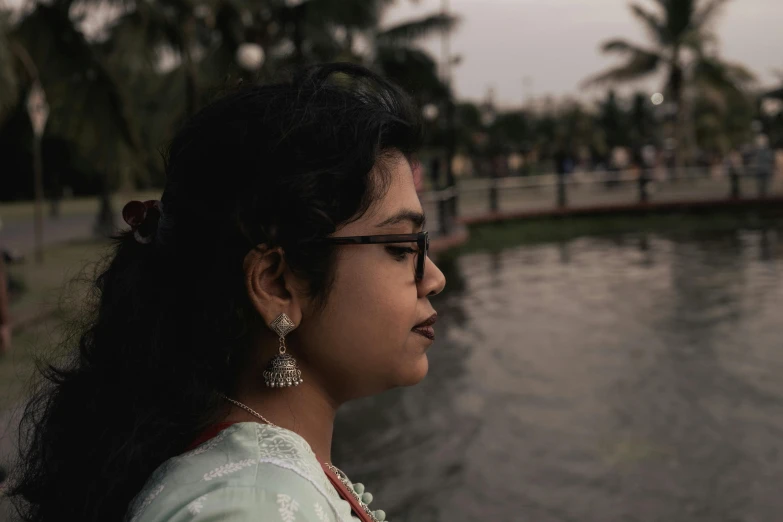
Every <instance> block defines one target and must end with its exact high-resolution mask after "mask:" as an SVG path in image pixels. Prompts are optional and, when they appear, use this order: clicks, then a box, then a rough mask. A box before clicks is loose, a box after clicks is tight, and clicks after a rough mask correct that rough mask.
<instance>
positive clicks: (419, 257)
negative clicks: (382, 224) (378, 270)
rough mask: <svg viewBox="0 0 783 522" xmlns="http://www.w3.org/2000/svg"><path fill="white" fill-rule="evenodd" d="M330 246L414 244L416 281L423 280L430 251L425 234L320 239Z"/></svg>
mask: <svg viewBox="0 0 783 522" xmlns="http://www.w3.org/2000/svg"><path fill="white" fill-rule="evenodd" d="M321 241H323V242H325V243H329V244H331V245H381V244H390V243H416V246H418V248H419V251H418V252H417V253H416V281H421V280H422V279H424V265H425V264H427V255H428V254H429V250H430V236H429V234H428V233H427V232H418V233H416V234H383V235H378V236H350V237H325V238H323V239H321Z"/></svg>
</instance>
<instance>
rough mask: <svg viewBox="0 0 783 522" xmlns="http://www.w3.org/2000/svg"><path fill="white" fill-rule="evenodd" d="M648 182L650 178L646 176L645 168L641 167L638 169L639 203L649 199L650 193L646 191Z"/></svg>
mask: <svg viewBox="0 0 783 522" xmlns="http://www.w3.org/2000/svg"><path fill="white" fill-rule="evenodd" d="M649 183H650V178H649V177H648V176H647V169H644V168H643V169H641V170H640V171H639V203H647V202H648V201H650V194H649V192H648V191H647V186H648V185H649Z"/></svg>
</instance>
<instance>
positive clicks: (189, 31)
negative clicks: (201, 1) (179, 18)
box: [182, 16, 198, 117]
mask: <svg viewBox="0 0 783 522" xmlns="http://www.w3.org/2000/svg"><path fill="white" fill-rule="evenodd" d="M195 32H196V20H195V18H193V17H192V16H190V17H188V19H187V20H186V21H185V23H184V25H183V28H182V34H183V44H182V61H183V65H184V68H185V107H186V108H185V110H186V111H187V116H188V117H191V116H193V115H194V114H195V113H196V111H197V110H198V74H197V72H196V64H195V63H194V62H193V56H192V54H191V53H192V50H193V49H192V46H193V35H194V34H195Z"/></svg>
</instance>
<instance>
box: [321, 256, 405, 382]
mask: <svg viewBox="0 0 783 522" xmlns="http://www.w3.org/2000/svg"><path fill="white" fill-rule="evenodd" d="M370 254H372V253H371V252H357V253H347V254H346V255H344V256H342V257H341V258H338V268H337V274H336V276H335V281H334V285H333V286H332V289H331V292H330V294H329V301H328V304H327V306H326V309H325V310H324V313H323V314H322V316H321V319H320V320H319V323H320V324H321V330H322V331H321V332H320V333H321V335H320V339H317V338H316V340H315V342H317V347H315V349H317V350H318V352H319V353H322V354H323V355H324V357H323V358H322V359H321V362H322V363H323V364H325V365H329V366H338V367H339V368H340V371H341V373H343V378H348V377H350V378H351V379H354V378H355V377H356V376H357V375H365V376H366V377H367V378H368V379H369V378H374V379H376V380H377V377H378V373H379V372H394V371H395V370H394V366H396V365H398V364H399V363H400V362H403V361H404V360H405V359H406V357H405V355H406V354H407V353H409V352H410V351H411V350H410V349H409V347H408V346H407V345H408V344H410V342H411V339H410V336H411V335H413V334H412V333H411V331H410V329H411V327H412V326H413V324H414V323H415V319H416V316H415V314H416V303H417V294H416V287H415V283H413V284H410V285H409V284H408V283H407V281H406V280H405V279H404V278H400V277H398V276H396V270H395V268H396V267H395V262H394V261H393V260H384V259H381V258H379V257H378V256H374V255H370ZM390 274H391V275H390ZM314 335H316V336H317V335H318V332H314Z"/></svg>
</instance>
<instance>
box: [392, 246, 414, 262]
mask: <svg viewBox="0 0 783 522" xmlns="http://www.w3.org/2000/svg"><path fill="white" fill-rule="evenodd" d="M386 251H387V252H389V254H391V256H392V257H393V258H394V259H396V260H397V261H403V260H404V259H405V258H406V257H407V256H408V255H411V254H417V253H418V250H415V249H413V248H410V247H393V246H387V247H386Z"/></svg>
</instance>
